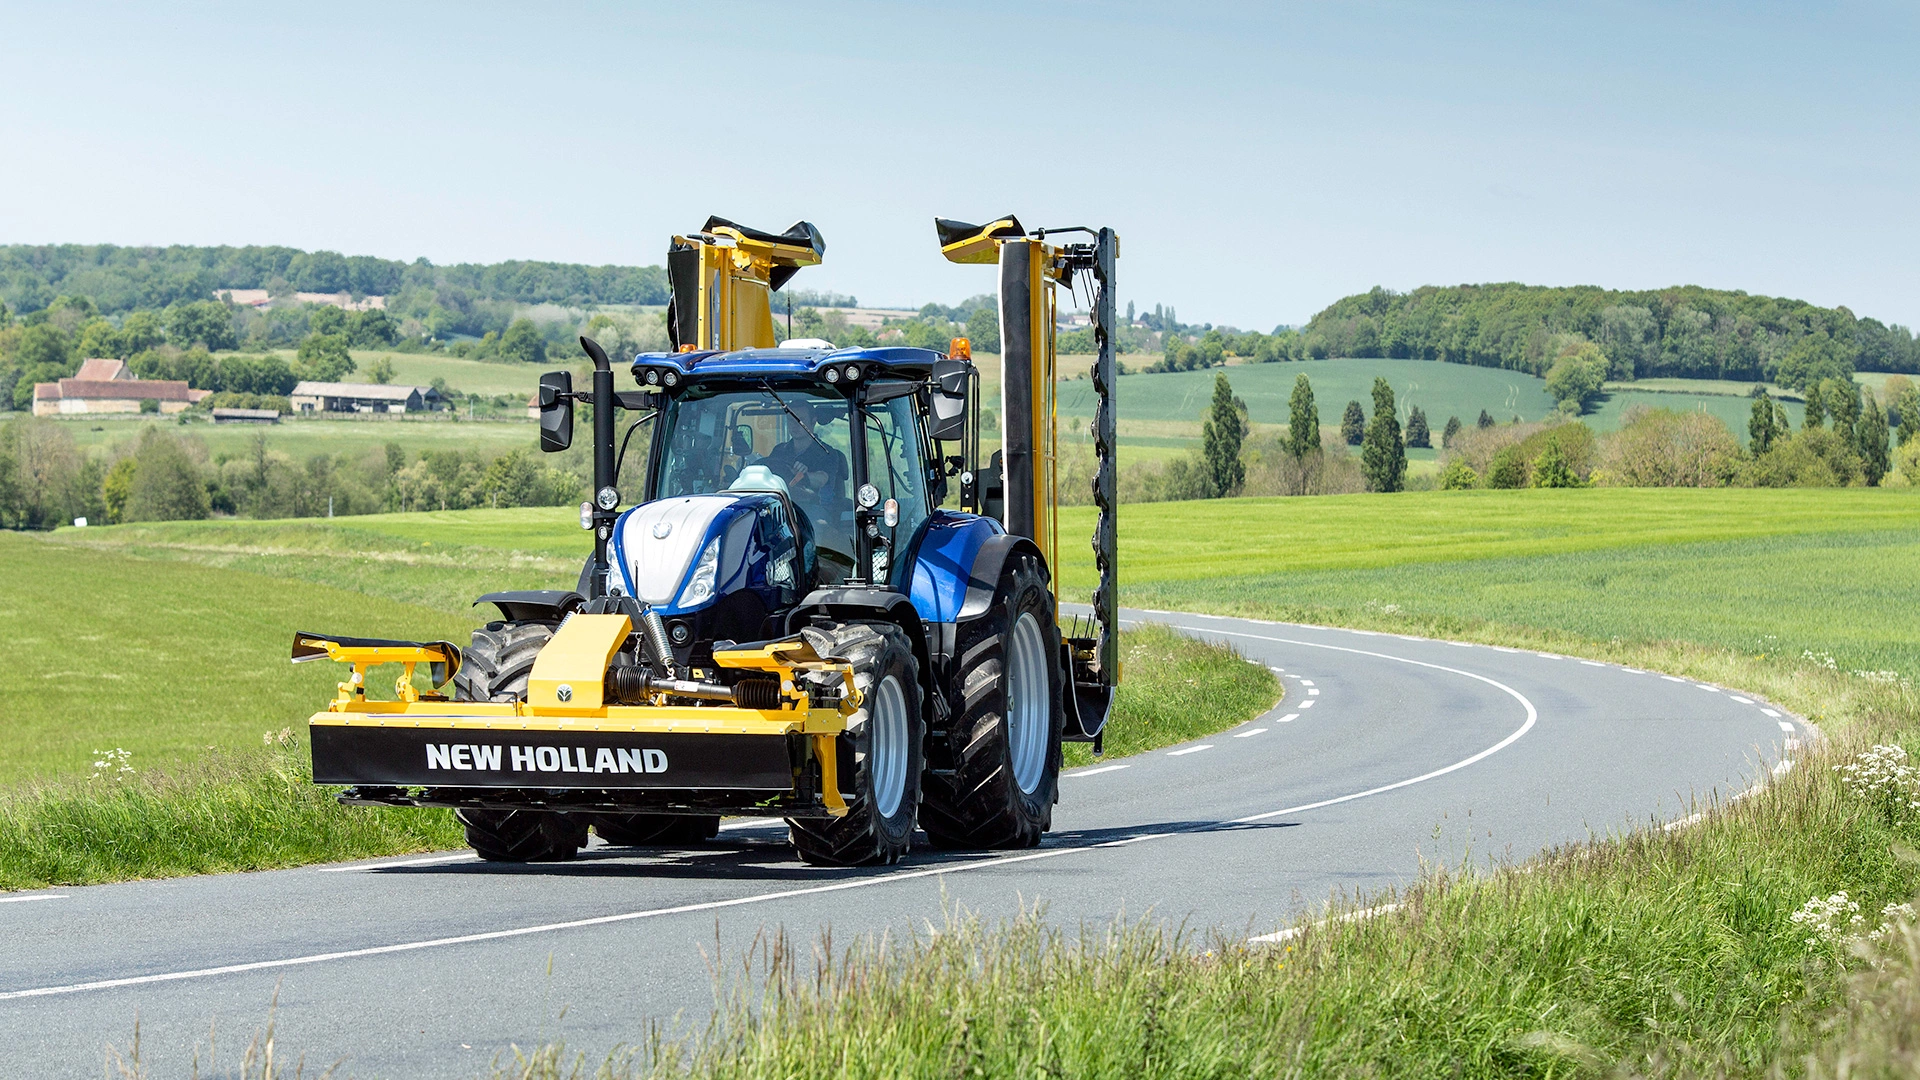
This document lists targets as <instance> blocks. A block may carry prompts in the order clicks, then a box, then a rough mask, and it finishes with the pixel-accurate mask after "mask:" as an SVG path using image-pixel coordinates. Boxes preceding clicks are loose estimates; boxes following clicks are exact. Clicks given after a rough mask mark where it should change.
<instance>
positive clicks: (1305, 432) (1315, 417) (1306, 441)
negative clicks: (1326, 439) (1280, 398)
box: [1287, 375, 1320, 458]
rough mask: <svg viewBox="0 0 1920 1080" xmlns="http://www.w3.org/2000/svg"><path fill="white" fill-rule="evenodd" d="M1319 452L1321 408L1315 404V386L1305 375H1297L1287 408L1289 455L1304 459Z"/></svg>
mask: <svg viewBox="0 0 1920 1080" xmlns="http://www.w3.org/2000/svg"><path fill="white" fill-rule="evenodd" d="M1319 452H1320V408H1319V406H1317V405H1315V404H1314V403H1313V384H1312V383H1310V382H1308V381H1307V377H1306V376H1305V375H1296V376H1294V378H1293V399H1292V400H1291V401H1290V402H1289V403H1288V408H1287V453H1289V454H1292V455H1293V456H1294V457H1295V458H1304V457H1306V456H1307V455H1308V454H1317V453H1319Z"/></svg>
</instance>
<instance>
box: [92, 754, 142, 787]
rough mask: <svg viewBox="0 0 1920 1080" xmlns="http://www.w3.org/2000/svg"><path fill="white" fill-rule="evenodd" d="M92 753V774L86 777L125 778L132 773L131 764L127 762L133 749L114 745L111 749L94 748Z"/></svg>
mask: <svg viewBox="0 0 1920 1080" xmlns="http://www.w3.org/2000/svg"><path fill="white" fill-rule="evenodd" d="M93 755H94V758H93V775H92V776H91V777H89V778H88V779H91V780H125V779H126V778H127V777H129V776H132V775H133V766H132V765H129V764H128V762H129V761H131V760H132V758H133V751H131V750H128V749H125V748H124V747H117V746H116V747H114V748H113V749H112V750H95V751H94V752H93Z"/></svg>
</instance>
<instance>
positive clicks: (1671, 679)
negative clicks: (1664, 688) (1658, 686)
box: [1660, 675, 1687, 682]
mask: <svg viewBox="0 0 1920 1080" xmlns="http://www.w3.org/2000/svg"><path fill="white" fill-rule="evenodd" d="M1660 677H1661V678H1663V679H1665V680H1667V681H1668V682H1686V681H1687V680H1685V679H1683V678H1681V677H1680V676H1678V675H1662V676H1660Z"/></svg>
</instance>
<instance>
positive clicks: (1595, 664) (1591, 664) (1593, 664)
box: [1580, 660, 1607, 667]
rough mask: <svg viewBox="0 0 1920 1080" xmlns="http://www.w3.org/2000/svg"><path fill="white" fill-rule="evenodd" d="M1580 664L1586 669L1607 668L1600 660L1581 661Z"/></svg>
mask: <svg viewBox="0 0 1920 1080" xmlns="http://www.w3.org/2000/svg"><path fill="white" fill-rule="evenodd" d="M1580 663H1581V665H1582V666H1584V667H1606V666H1607V665H1605V664H1603V663H1601V662H1600V661H1598V660H1582V661H1580Z"/></svg>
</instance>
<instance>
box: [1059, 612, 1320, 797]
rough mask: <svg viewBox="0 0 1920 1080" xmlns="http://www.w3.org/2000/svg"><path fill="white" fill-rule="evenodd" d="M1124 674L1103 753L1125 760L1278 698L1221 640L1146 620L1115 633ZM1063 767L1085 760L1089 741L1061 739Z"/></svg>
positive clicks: (1272, 680)
mask: <svg viewBox="0 0 1920 1080" xmlns="http://www.w3.org/2000/svg"><path fill="white" fill-rule="evenodd" d="M1120 670H1121V672H1122V674H1123V676H1124V677H1123V678H1122V680H1121V683H1120V689H1119V691H1118V692H1117V693H1116V694H1115V696H1114V703H1113V717H1112V719H1111V720H1109V721H1108V723H1107V735H1106V740H1105V744H1104V746H1103V750H1104V751H1105V756H1106V757H1127V756H1129V755H1131V754H1139V753H1144V752H1146V751H1148V750H1153V749H1156V748H1158V747H1162V746H1171V745H1173V744H1174V743H1179V742H1185V741H1187V740H1188V739H1197V738H1199V737H1200V736H1202V735H1211V734H1213V733H1214V732H1216V731H1224V730H1226V729H1227V728H1230V727H1233V726H1234V725H1236V724H1241V723H1245V722H1246V721H1248V720H1251V719H1253V718H1254V717H1256V716H1259V715H1260V714H1261V713H1263V712H1265V711H1267V710H1268V709H1270V708H1272V707H1273V706H1274V704H1275V703H1276V702H1278V701H1279V700H1280V694H1281V689H1282V688H1281V685H1280V680H1279V679H1278V678H1276V677H1275V676H1274V674H1273V672H1271V671H1268V670H1267V669H1266V668H1265V667H1262V666H1261V665H1259V664H1254V663H1249V662H1248V661H1247V660H1245V659H1243V658H1242V657H1241V656H1240V654H1239V653H1237V652H1234V651H1233V650H1232V649H1230V648H1228V647H1226V646H1224V645H1215V644H1212V643H1209V642H1205V641H1197V640H1195V639H1193V638H1190V637H1187V636H1186V635H1185V634H1179V633H1175V632H1174V631H1172V630H1170V629H1168V628H1167V627H1165V626H1159V625H1156V624H1152V623H1148V624H1145V625H1142V626H1141V627H1139V628H1138V629H1136V630H1127V631H1123V632H1122V633H1121V635H1120ZM1065 759H1066V766H1067V767H1068V768H1071V767H1073V766H1075V765H1087V764H1091V763H1092V762H1093V761H1094V760H1095V759H1094V756H1093V748H1092V746H1091V744H1088V743H1068V744H1067V745H1066V748H1065Z"/></svg>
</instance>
